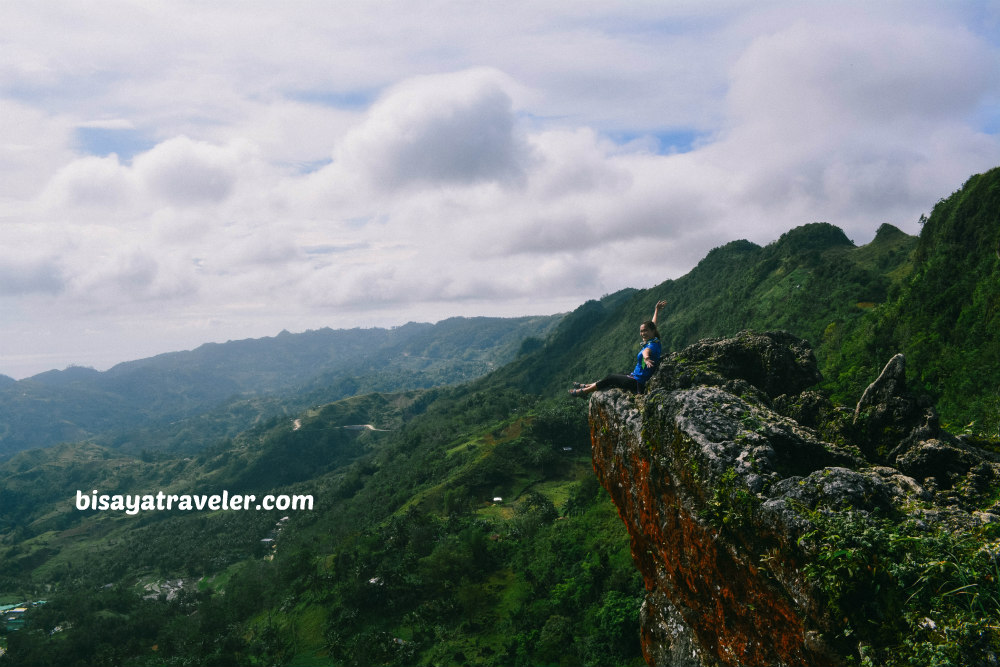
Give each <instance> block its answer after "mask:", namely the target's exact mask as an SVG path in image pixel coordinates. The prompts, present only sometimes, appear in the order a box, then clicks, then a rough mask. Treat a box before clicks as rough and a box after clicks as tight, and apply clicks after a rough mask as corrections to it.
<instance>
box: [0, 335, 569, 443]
mask: <svg viewBox="0 0 1000 667" xmlns="http://www.w3.org/2000/svg"><path fill="white" fill-rule="evenodd" d="M558 319H559V316H557V315H556V316H546V317H522V318H451V319H448V320H443V321H441V322H439V323H437V324H433V325H432V324H418V323H412V322H411V323H409V324H406V325H403V326H401V327H396V328H394V329H351V330H333V329H320V330H315V331H307V332H304V333H300V334H290V333H288V332H283V333H282V334H279V335H277V336H274V337H271V338H262V339H248V340H243V341H230V342H228V343H208V344H205V345H202V346H201V347H199V348H197V349H195V350H192V351H188V352H172V353H168V354H162V355H158V356H156V357H150V358H148V359H141V360H136V361H130V362H125V363H122V364H118V365H117V366H115V367H113V368H111V369H109V370H107V371H104V372H99V371H96V370H94V369H90V368H82V367H70V368H68V369H66V370H62V371H48V372H45V373H41V374H39V375H36V376H34V377H31V378H27V379H25V380H21V381H20V382H15V383H7V384H5V385H3V384H0V454H10V453H13V452H16V451H19V450H22V449H26V448H30V447H44V446H48V445H52V444H56V443H59V442H71V441H77V440H84V439H89V438H93V439H95V440H96V441H98V442H102V443H104V444H111V445H119V446H120V445H123V444H125V443H128V445H129V446H130V447H131V448H132V450H133V451H136V452H137V451H139V450H141V449H153V448H155V449H160V448H164V447H166V448H174V449H177V448H180V449H185V450H187V451H196V450H197V449H199V448H200V447H202V446H204V444H206V443H209V442H211V441H212V440H213V439H215V438H218V437H224V436H231V435H235V434H236V433H238V432H239V431H240V430H242V429H244V428H247V427H249V426H251V425H252V424H253V423H255V420H256V419H257V415H267V416H271V415H277V414H289V413H291V412H295V411H297V410H301V409H303V408H304V407H305V406H306V405H315V404H317V403H320V402H330V401H334V400H337V399H340V398H344V397H347V396H351V395H353V394H356V393H358V392H362V391H384V390H392V389H394V388H396V387H398V386H403V385H405V386H409V387H413V388H418V387H419V388H425V387H432V386H438V385H443V384H454V383H457V382H463V381H467V380H469V379H472V378H474V377H477V376H479V375H482V374H484V373H486V372H488V371H489V370H491V369H493V368H496V367H497V366H499V365H502V364H503V363H505V362H506V361H509V360H510V359H512V358H514V356H515V355H516V354H517V352H518V350H519V346H520V344H521V341H522V340H523V339H524V338H525V337H527V336H539V335H542V336H544V335H545V333H546V332H547V331H548V329H549V328H550V327H551V326H553V325H554V324H555V322H556V321H558ZM456 349H460V350H462V352H461V353H459V354H456V353H454V352H453V351H452V350H456ZM404 378H405V379H404ZM299 395H301V398H295V397H298V396H299ZM289 397H292V399H291V404H289ZM185 420H186V421H189V422H190V423H188V424H185V425H182V426H180V427H179V426H178V425H177V424H176V422H179V421H185ZM185 426H186V428H184V427H185ZM181 429H183V430H184V432H185V435H184V437H183V438H178V437H176V436H175V435H174V434H176V433H177V432H178V431H179V430H181ZM137 431H139V432H142V433H144V434H145V435H143V436H141V437H139V436H137V434H136V432H137ZM201 434H204V435H201Z"/></svg>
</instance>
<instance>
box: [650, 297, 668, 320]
mask: <svg viewBox="0 0 1000 667" xmlns="http://www.w3.org/2000/svg"><path fill="white" fill-rule="evenodd" d="M665 305H667V302H666V301H657V302H656V307H655V308H653V320H652V322H653V324H655V325H656V326H660V325H659V324H658V323H657V321H656V320H657V318H658V317H659V316H660V308H663V307H664V306H665Z"/></svg>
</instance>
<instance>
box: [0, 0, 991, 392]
mask: <svg viewBox="0 0 1000 667" xmlns="http://www.w3.org/2000/svg"><path fill="white" fill-rule="evenodd" d="M997 35H1000V10H998V5H997V3H995V2H989V3H987V2H964V3H942V2H918V1H908V2H879V3H870V2H835V3H834V2H809V3H803V2H782V1H775V2H736V1H729V2H722V1H720V2H708V3H706V2H693V1H692V2H684V1H676V2H652V1H645V2H643V1H640V2H634V1H632V2H606V1H595V0H578V1H575V2H545V1H542V2H537V1H536V2H527V1H518V0H512V1H511V2H504V3H471V2H467V3H460V2H445V1H434V2H430V1H417V2H412V1H410V2H402V1H393V2H386V1H373V2H364V3H358V2H341V1H332V2H330V1H319V0H299V1H297V2H288V3H274V2H256V1H253V0H249V1H240V2H235V1H232V2H212V3H204V2H193V1H183V0H180V1H171V2H165V1H163V2H157V1H153V0H150V1H147V2H134V1H125V0H121V1H100V0H99V1H97V2H92V3H77V2H69V1H68V0H67V1H63V2H44V3H39V2H27V1H20V0H12V1H11V2H5V3H3V4H0V40H2V43H3V45H4V49H3V51H4V59H3V60H2V61H0V108H2V110H3V113H2V123H0V308H2V310H3V312H4V315H5V317H4V318H3V320H2V321H0V373H3V374H7V375H10V376H13V377H17V378H21V377H26V376H28V375H31V374H34V373H37V372H41V371H44V370H47V369H50V368H63V367H65V366H67V365H70V364H79V365H86V366H93V367H96V368H99V369H104V368H108V367H110V366H111V365H113V364H115V363H117V362H121V361H125V360H128V359H134V358H140V357H144V356H149V355H152V354H157V353H160V352H166V351H171V350H178V349H189V348H192V347H195V346H197V345H199V344H201V343H203V342H209V341H225V340H229V339H240V338H248V337H259V336H269V335H274V334H276V333H277V332H279V331H281V330H283V329H288V330H291V331H302V330H306V329H311V328H318V327H323V326H331V327H354V326H394V325H399V324H403V323H405V322H407V321H436V320H438V319H441V318H444V317H449V316H454V315H466V316H479V315H486V316H491V315H496V316H512V315H521V314H542V313H555V312H562V311H566V310H569V309H571V308H573V307H575V306H577V305H579V304H580V303H582V302H583V301H585V300H587V299H590V298H595V297H599V296H601V295H602V294H606V293H608V292H612V291H615V290H617V289H621V288H624V287H640V288H646V287H651V286H653V285H656V284H658V283H660V282H662V281H664V280H667V279H670V278H676V277H678V276H680V275H683V274H684V273H686V272H687V271H689V270H690V269H691V268H692V267H693V265H694V264H695V263H696V262H697V261H698V260H699V259H700V258H701V257H703V256H704V255H705V254H706V253H707V252H708V251H709V250H710V249H712V248H714V247H717V246H719V245H723V244H725V243H727V242H729V241H731V240H735V239H740V238H745V239H749V240H751V241H754V242H756V243H759V244H766V243H769V242H771V241H773V240H775V239H776V238H777V237H778V236H780V235H781V234H782V233H783V232H785V231H787V230H789V229H791V228H793V227H795V226H798V225H801V224H805V223H808V222H813V221H820V220H821V221H826V222H830V223H833V224H835V225H838V226H840V227H841V228H843V229H844V230H845V232H846V233H847V234H848V236H849V237H850V238H852V239H853V240H854V241H855V242H856V243H858V244H863V243H866V242H868V241H870V240H871V238H872V237H873V236H874V233H875V230H876V229H877V228H878V227H879V226H880V225H881V224H883V223H886V222H888V223H891V224H894V225H896V226H897V227H900V228H901V229H903V230H904V231H906V232H908V233H914V234H915V233H918V231H919V224H918V220H919V217H920V215H921V214H924V213H928V212H929V211H930V209H931V207H932V206H933V204H934V203H935V202H936V201H937V200H939V199H940V198H942V197H945V196H947V195H948V194H950V193H951V192H953V191H954V190H956V189H957V188H959V187H960V186H961V184H962V183H963V182H964V181H965V180H966V179H967V178H968V177H969V176H970V175H972V174H974V173H979V172H982V171H985V170H986V169H990V168H992V167H994V166H998V165H1000V137H998V131H1000V120H998V119H1000V44H998V38H997Z"/></svg>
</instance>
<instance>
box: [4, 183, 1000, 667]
mask: <svg viewBox="0 0 1000 667" xmlns="http://www.w3.org/2000/svg"><path fill="white" fill-rule="evenodd" d="M998 192H1000V171H996V170H995V171H993V172H989V173H987V174H983V175H980V176H976V177H973V178H972V179H970V180H969V182H968V183H967V184H966V186H965V187H964V188H963V189H962V190H960V191H959V192H957V193H955V194H954V195H952V196H951V197H949V198H947V199H945V200H942V201H941V202H939V204H938V205H937V206H936V207H935V208H934V211H933V212H932V213H931V216H930V218H929V219H927V221H926V223H925V224H924V228H923V232H922V234H921V236H920V238H919V239H917V238H914V237H910V236H908V235H906V234H903V233H902V232H900V231H899V230H897V229H895V228H893V227H891V226H889V225H884V226H883V227H882V228H881V229H880V230H879V232H878V234H877V235H876V237H875V239H874V240H873V241H872V242H871V243H869V244H867V245H865V246H862V247H856V246H855V245H854V244H853V243H852V242H851V241H850V240H849V239H847V238H846V237H845V236H844V234H843V233H842V232H841V231H840V230H839V229H837V228H836V227H834V226H832V225H829V224H826V223H813V224H809V225H805V226H803V227H799V228H797V229H794V230H791V231H790V232H788V233H787V234H785V235H783V236H782V237H781V238H780V239H779V240H778V241H776V242H775V243H772V244H770V245H768V246H766V247H760V246H756V245H754V244H752V243H749V242H747V241H734V242H732V243H729V244H727V245H724V246H722V247H720V248H716V249H715V250H713V251H712V252H710V253H709V254H708V255H707V256H706V257H705V258H704V260H703V261H702V262H701V263H700V264H699V265H698V266H697V267H696V268H695V269H694V270H693V271H691V272H690V273H689V274H688V275H686V276H683V277H682V278H678V279H676V280H671V281H667V282H665V283H663V284H662V285H659V286H657V287H655V288H653V289H650V290H624V291H621V292H618V293H615V294H611V295H607V296H605V297H603V298H601V299H600V300H594V301H589V302H587V303H585V304H583V305H582V306H580V308H578V309H577V310H576V311H574V312H572V313H570V314H568V315H566V316H562V317H552V318H525V319H523V320H518V321H498V320H449V321H446V322H444V323H439V324H438V325H434V326H431V325H413V324H411V325H407V326H406V327H400V328H399V329H394V330H390V331H384V330H372V331H366V332H359V331H354V332H330V331H328V330H324V331H320V332H309V333H308V334H301V335H297V336H293V335H291V334H282V335H279V336H277V337H276V338H274V339H268V340H266V341H240V342H236V343H228V344H224V345H210V346H204V347H203V348H199V349H198V350H195V351H193V352H190V353H181V354H179V355H164V357H158V358H155V359H152V360H144V361H142V362H134V363H132V364H127V365H123V366H122V367H121V368H117V369H113V371H109V372H108V373H104V374H101V373H96V372H95V371H90V370H88V369H70V370H67V371H64V372H61V373H53V374H43V375H44V377H42V376H39V377H38V378H33V379H32V380H31V381H30V382H20V383H12V382H9V381H4V382H2V384H0V414H2V415H4V417H3V418H2V420H0V421H2V423H0V438H3V442H4V443H6V444H10V443H12V442H14V441H15V440H17V438H21V440H20V441H19V442H21V443H22V444H23V443H24V442H27V441H26V440H24V439H23V438H24V437H25V435H24V434H26V433H37V434H38V437H39V438H44V439H45V440H44V441H45V443H46V444H50V443H52V442H57V441H66V442H74V441H75V442H76V444H61V445H58V446H52V447H48V448H46V449H36V450H28V451H23V452H20V453H17V454H14V455H13V456H10V458H9V459H8V460H6V461H4V462H3V463H2V465H0V480H2V481H0V508H2V509H0V595H3V597H4V598H5V599H11V600H15V601H21V600H31V599H35V600H37V599H47V600H48V603H47V604H45V605H41V606H39V607H37V608H34V609H32V610H31V611H30V612H29V615H28V623H27V625H26V627H25V628H23V629H20V630H17V631H13V632H9V633H7V636H6V642H7V648H8V652H7V654H6V655H5V656H4V657H0V665H5V664H16V665H50V664H67V665H71V664H123V663H127V664H135V665H181V664H204V665H213V664H218V665H231V664H248V665H252V664H261V665H263V664H290V665H294V664H303V665H305V664H309V665H315V664H331V665H338V664H370V665H371V664H406V665H411V664H413V665H416V664H462V663H469V664H483V665H491V664H497V665H544V664H553V665H555V664H572V665H586V664H593V665H629V664H641V662H642V658H641V654H640V650H639V645H638V606H639V602H640V600H641V599H642V596H643V586H642V582H641V579H640V577H639V575H638V573H637V571H636V569H635V567H634V565H633V563H632V560H631V557H630V555H629V542H628V537H627V534H626V532H625V529H624V526H623V525H622V523H621V521H620V519H619V517H618V515H617V511H616V508H615V507H614V506H613V504H612V503H611V501H610V499H609V498H608V496H607V494H606V492H605V491H604V490H603V489H601V488H600V486H599V485H598V484H597V482H596V480H595V476H594V473H593V470H592V468H591V465H590V445H589V433H588V430H587V429H588V425H587V421H586V416H585V407H584V403H582V402H570V401H569V400H568V398H565V391H566V388H567V387H568V386H569V383H570V382H572V381H576V380H591V379H595V378H596V377H599V376H601V375H604V374H606V373H608V372H611V371H621V370H625V369H627V368H630V367H631V366H632V364H633V359H634V354H635V351H636V349H637V345H638V336H637V331H636V330H637V327H638V323H639V322H641V321H642V320H645V319H647V318H648V317H649V316H650V314H651V312H652V306H653V304H654V303H655V302H656V301H657V300H658V299H667V300H668V301H669V304H670V305H669V306H668V310H667V311H666V312H665V313H664V314H663V315H662V318H663V320H662V321H661V326H660V329H661V333H662V339H663V341H664V347H665V350H666V351H667V352H669V351H672V350H677V349H680V348H682V347H683V346H686V345H688V344H690V343H693V342H695V341H697V340H698V339H701V338H705V337H720V336H729V335H732V334H735V333H736V332H738V331H740V330H742V329H762V330H766V329H772V330H773V329H786V330H788V331H791V332H792V333H794V334H796V335H799V336H801V337H804V338H806V339H808V340H810V341H812V343H813V345H814V347H815V350H816V355H817V358H818V360H819V362H820V366H821V369H822V371H823V373H824V376H825V380H824V382H823V384H822V385H821V388H822V389H823V390H825V391H826V392H827V393H830V394H831V395H832V396H833V398H834V399H835V401H837V402H839V403H843V404H847V405H849V406H851V405H852V404H853V402H854V401H856V400H857V398H858V396H859V395H860V393H861V391H862V390H863V389H864V387H865V386H866V385H867V384H868V383H869V382H871V381H872V380H873V379H874V378H875V377H876V376H877V374H878V372H879V370H880V369H881V367H882V366H883V365H884V363H885V362H886V361H887V360H888V359H889V358H890V357H891V356H892V355H893V354H895V353H896V352H899V351H902V352H904V353H905V354H906V355H907V359H908V365H907V369H908V373H909V374H910V377H909V379H910V381H911V383H912V386H913V387H915V388H917V389H918V390H920V391H925V392H927V393H929V394H930V395H931V396H932V397H933V398H934V399H935V400H936V401H937V403H938V406H939V408H940V410H941V413H942V418H943V421H944V422H945V423H946V425H949V426H950V427H952V429H953V430H963V429H964V430H965V431H967V432H968V433H970V434H978V435H980V436H997V435H1000V433H998V431H1000V421H998V419H1000V417H998V415H1000V356H998V355H1000V341H998V339H997V336H998V335H1000V334H998V333H997V332H998V330H1000V327H998V326H997V319H996V318H997V311H998V306H1000V301H998V296H997V295H998V294H1000V292H998V291H997V290H996V289H995V288H996V285H997V282H998V278H1000V274H998V272H1000V248H998V243H1000V236H998V235H1000V220H998V219H997V218H998V216H1000V201H998V199H997V198H998V197H1000V194H998ZM373 336H374V337H375V338H373ZM331 340H335V341H336V344H335V345H333V347H335V348H337V350H338V351H339V353H342V355H343V356H342V357H338V358H337V359H326V360H325V361H324V360H323V358H322V357H323V355H327V356H329V355H330V354H331V352H330V349H331ZM352 355H353V356H352ZM387 360H388V361H387ZM0 379H2V378H0ZM459 383H464V384H459ZM123 397H125V398H123ZM39 406H42V407H43V408H44V409H43V410H41V412H39ZM356 424H373V425H375V426H377V427H378V428H380V429H386V430H381V431H368V430H351V429H345V428H343V427H344V426H348V425H356ZM956 426H957V427H958V428H955V427H956ZM88 438H89V441H87V442H79V441H81V440H85V439H88ZM8 451H10V449H8ZM693 474H697V471H696V470H694V471H693ZM77 489H81V490H83V491H84V492H87V491H89V490H93V489H100V490H101V492H108V493H150V492H155V491H157V490H163V491H164V492H174V493H217V492H220V491H221V490H222V489H227V490H229V491H230V492H231V493H254V494H266V493H289V494H291V493H296V494H312V495H313V496H314V498H315V499H316V506H315V508H314V509H313V510H312V511H308V512H291V513H289V512H284V513H283V512H187V513H185V512H156V513H142V514H139V515H137V516H125V515H123V514H121V513H114V512H94V511H83V512H81V511H78V510H76V509H75V508H74V507H73V495H74V494H75V492H76V490H77ZM730 491H732V492H731V493H730ZM981 491H982V490H981ZM982 495H983V498H982V499H981V500H982V503H986V504H980V505H979V506H981V507H986V506H987V504H988V503H989V502H995V500H996V499H995V498H992V499H991V498H990V497H989V496H990V494H989V492H988V491H982ZM496 497H500V498H502V501H499V502H494V498H496ZM749 500H750V499H748V498H744V497H743V496H740V495H739V494H738V490H735V489H732V490H731V489H728V488H726V487H723V493H721V494H720V495H719V496H717V497H716V498H715V499H714V501H713V502H714V503H715V505H714V507H715V508H716V511H714V516H713V519H714V521H716V522H717V523H718V524H719V525H723V526H724V525H727V524H730V525H732V524H734V523H738V522H739V521H740V520H741V517H740V512H741V511H743V510H744V509H745V508H747V507H748V503H749ZM284 516H289V519H288V520H287V521H282V518H283V517H284ZM813 519H814V525H815V526H816V531H815V532H814V533H813V534H812V535H810V537H809V540H808V541H809V543H810V544H812V545H813V548H815V549H816V550H817V552H818V553H820V554H822V556H821V558H820V559H819V561H818V564H817V565H816V566H814V567H811V568H810V570H809V571H808V573H807V574H808V575H809V577H810V580H811V581H813V582H814V583H816V585H817V586H819V587H820V588H821V590H823V591H824V592H825V595H826V596H827V598H828V602H829V604H830V605H831V608H835V609H840V610H842V611H843V612H844V614H845V618H847V619H848V621H847V623H846V624H845V625H844V626H843V627H839V628H831V629H829V633H830V635H831V636H832V637H833V638H834V639H836V638H837V637H840V639H841V640H843V641H851V642H854V644H853V645H857V641H858V639H859V638H860V639H861V640H862V647H863V649H864V651H867V653H864V654H863V655H861V656H860V657H859V660H860V661H861V662H865V661H868V662H870V663H872V664H878V663H880V662H885V663H887V664H898V665H904V664H910V665H928V664H961V663H962V660H963V658H964V657H967V656H966V653H963V651H965V650H966V647H970V648H969V650H973V649H975V647H976V646H977V644H975V643H974V642H987V643H990V642H994V643H995V642H996V629H995V628H994V627H992V626H990V625H989V624H988V623H987V622H986V621H985V620H983V619H986V618H995V617H996V615H997V609H996V608H997V605H998V599H1000V594H998V591H997V589H996V582H997V581H998V580H1000V572H997V569H996V562H997V561H996V556H995V554H996V551H997V537H998V536H997V535H995V534H994V531H993V530H992V528H990V527H989V526H986V527H984V528H983V529H982V531H981V532H979V533H955V534H950V533H945V532H943V531H941V530H939V529H936V528H935V529H931V530H924V529H922V528H920V526H919V525H918V524H916V523H913V522H906V521H902V520H900V518H899V517H881V518H880V517H871V516H868V517H860V518H859V517H857V516H853V515H850V514H846V513H844V514H833V515H822V516H816V517H813ZM262 540H273V542H263V541H262ZM178 580H180V583H179V584H178ZM171 582H172V583H171ZM918 608H919V609H927V608H930V609H934V610H935V615H934V616H933V617H922V618H917V617H914V616H913V614H912V613H911V612H912V610H914V609H918ZM848 634H849V635H850V636H849V637H848V636H847V635H848ZM973 638H974V639H973Z"/></svg>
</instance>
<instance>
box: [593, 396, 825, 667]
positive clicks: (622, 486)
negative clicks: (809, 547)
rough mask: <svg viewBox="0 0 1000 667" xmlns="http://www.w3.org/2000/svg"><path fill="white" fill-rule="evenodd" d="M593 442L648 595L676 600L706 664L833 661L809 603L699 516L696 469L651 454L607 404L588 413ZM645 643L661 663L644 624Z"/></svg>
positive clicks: (651, 659)
mask: <svg viewBox="0 0 1000 667" xmlns="http://www.w3.org/2000/svg"><path fill="white" fill-rule="evenodd" d="M591 439H592V443H593V464H594V469H595V471H596V473H597V476H598V479H599V480H600V482H601V484H602V485H603V486H604V487H605V488H606V489H607V490H608V492H609V493H610V494H611V496H612V498H613V499H614V502H615V504H616V505H617V507H618V513H619V515H620V516H621V518H622V520H623V521H624V522H625V525H626V527H627V528H628V532H629V535H630V537H631V547H632V558H633V560H634V561H635V563H636V566H637V567H638V568H639V570H640V572H641V573H642V575H643V579H644V582H645V586H646V590H647V591H648V592H649V593H648V594H647V597H648V599H649V601H650V602H653V601H655V598H656V596H655V595H653V593H659V594H662V595H664V596H666V598H667V599H669V600H670V602H671V603H672V604H673V606H674V607H675V608H676V609H677V610H678V612H679V613H680V615H681V617H682V618H683V621H684V623H685V625H687V627H688V628H689V629H690V632H691V633H692V634H693V635H694V638H695V643H696V644H697V646H698V647H699V648H700V650H701V652H702V654H703V656H704V659H705V660H706V662H708V663H709V664H719V665H776V664H786V665H814V666H819V665H825V664H831V661H830V658H829V657H828V656H825V655H822V654H817V652H816V651H815V650H813V649H811V648H810V646H809V645H808V642H807V637H806V629H805V627H804V618H803V612H802V610H801V609H798V608H797V607H796V605H795V604H794V603H793V601H792V600H791V597H790V596H789V594H788V593H787V592H785V591H784V590H783V589H782V588H781V587H780V586H779V585H777V584H776V583H775V582H774V581H773V580H772V579H770V578H769V577H768V576H767V575H766V573H765V572H763V571H762V570H761V569H760V568H759V567H758V565H757V563H758V562H759V561H758V560H757V559H756V558H748V557H747V554H746V553H743V550H742V549H741V550H736V549H734V548H732V544H733V542H732V540H727V539H720V535H719V531H718V530H717V529H716V528H715V527H713V526H711V525H710V524H708V523H706V522H705V521H703V520H700V519H699V518H698V517H697V516H696V513H697V505H698V503H699V502H702V503H703V502H704V498H699V494H702V493H703V489H700V488H698V487H697V486H696V485H695V484H694V479H693V477H691V475H689V474H687V473H686V472H685V471H684V470H680V469H676V468H677V466H674V468H675V469H668V468H666V467H665V466H664V465H663V464H662V460H664V459H663V457H654V456H653V455H652V453H651V451H650V449H651V448H650V447H649V446H647V445H644V443H642V442H639V441H638V440H639V438H637V437H636V436H635V435H634V434H632V433H629V432H628V431H627V430H623V429H616V428H615V427H614V425H613V424H612V423H611V422H610V420H609V419H608V417H607V415H604V414H603V413H601V412H600V411H598V412H597V413H596V414H594V413H592V416H591ZM685 477H689V479H686V480H685V479H684V478H685ZM737 537H738V538H739V537H740V536H737ZM744 537H745V540H746V541H748V542H753V541H754V540H757V539H759V538H758V536H755V535H749V536H744ZM772 546H773V545H772ZM751 553H752V552H751ZM763 553H764V550H763V547H762V549H761V554H763ZM642 641H643V653H644V655H645V656H646V660H647V662H649V663H650V664H655V663H654V661H655V658H654V656H655V655H657V654H661V653H662V651H658V650H657V649H658V648H660V647H657V646H653V645H651V642H656V641H658V640H657V638H656V633H655V632H654V628H649V627H643V628H642Z"/></svg>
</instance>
